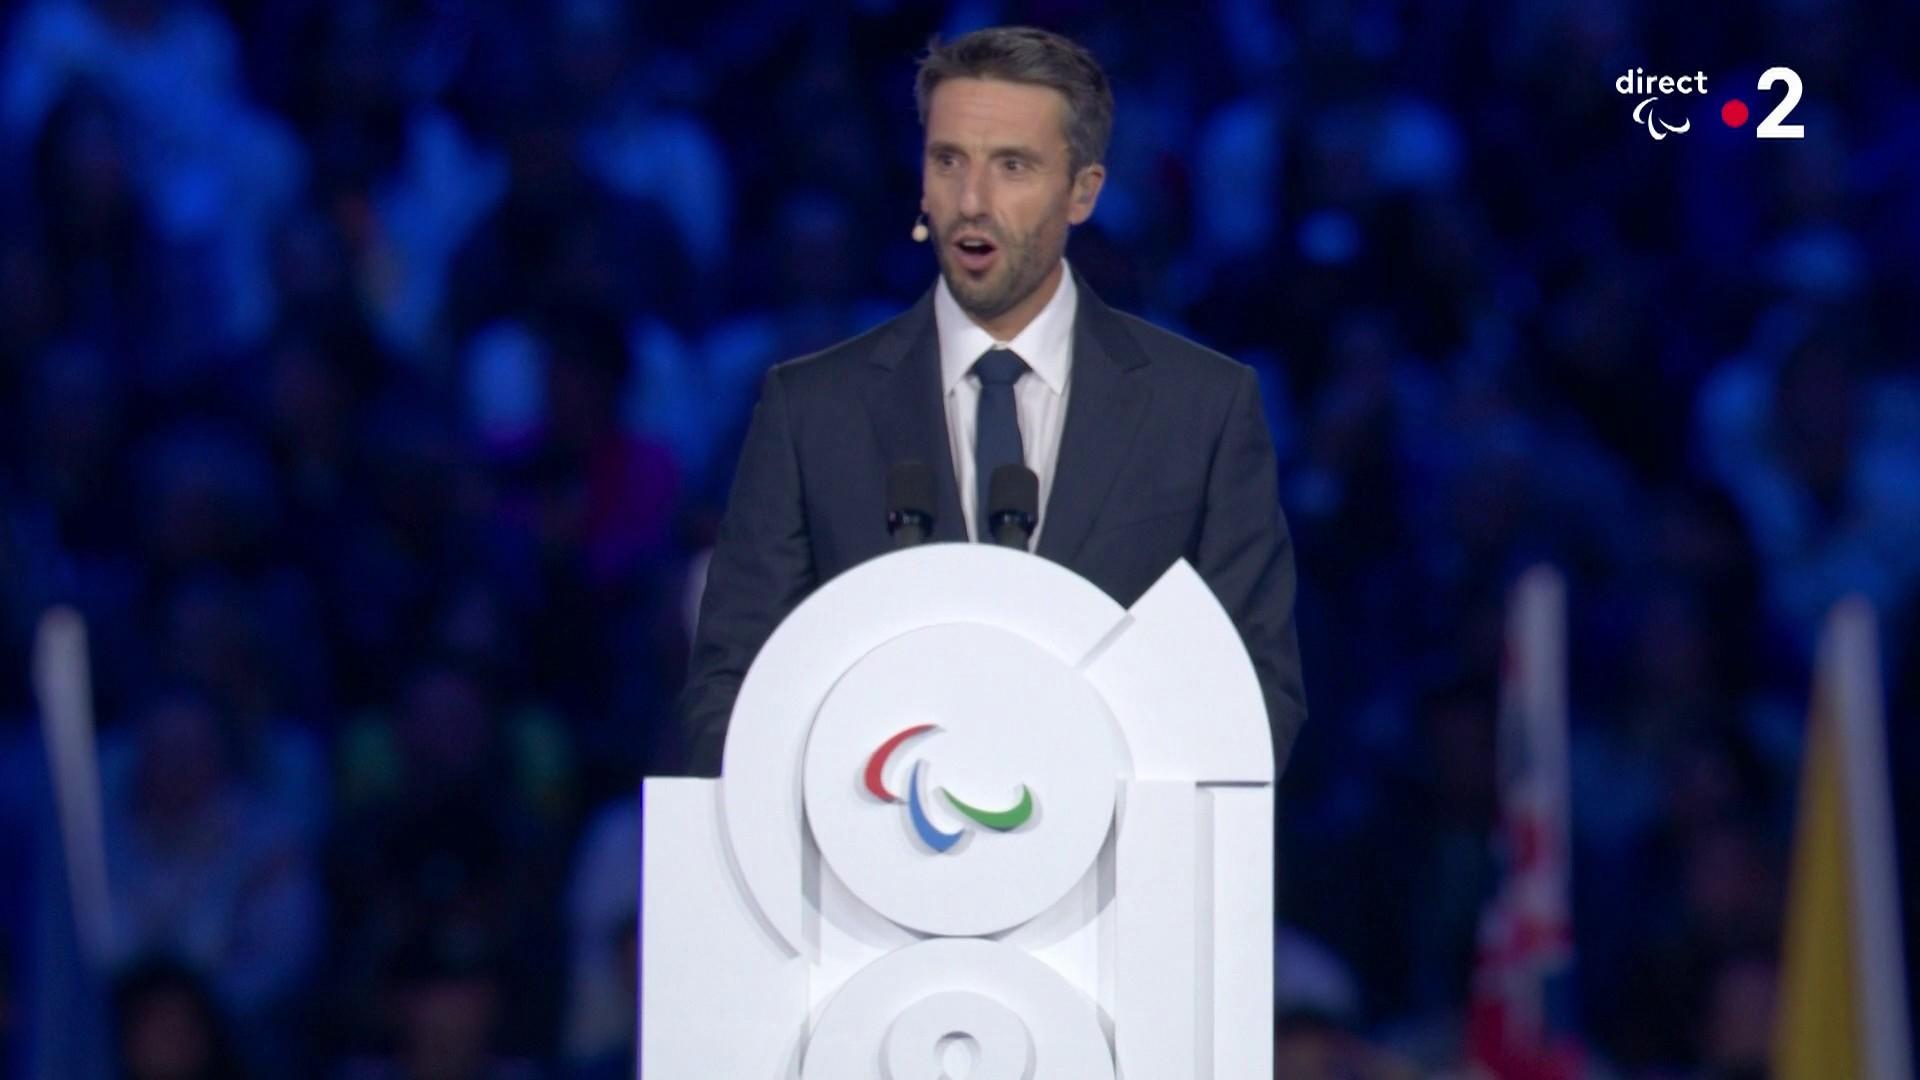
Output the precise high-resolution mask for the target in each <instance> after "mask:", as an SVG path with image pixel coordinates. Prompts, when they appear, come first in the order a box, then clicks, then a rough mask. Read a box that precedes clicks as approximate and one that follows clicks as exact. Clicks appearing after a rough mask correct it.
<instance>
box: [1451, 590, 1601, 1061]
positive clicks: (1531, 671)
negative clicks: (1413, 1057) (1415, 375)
mask: <svg viewBox="0 0 1920 1080" xmlns="http://www.w3.org/2000/svg"><path fill="white" fill-rule="evenodd" d="M1508 604H1509V606H1508V609H1507V640H1506V662H1505V668H1504V670H1503V671H1502V673H1501V685H1500V720H1499V743H1498V747H1497V749H1496V753H1497V755H1498V758H1499V781H1498V783H1499V801H1500V823H1499V827H1498V828H1499V838H1500V844H1501V848H1502V852H1501V859H1502V869H1501V882H1500V886H1499V889H1498V891H1497V892H1496V893H1495V895H1494V897H1493V899H1492V901H1491V902H1490V903H1489V905H1488V907H1487V910H1486V911H1485V912H1484V913H1483V915H1482V917H1481V921H1480V935H1479V942H1478V946H1477V950H1476V956H1475V961H1474V973H1473V987H1472V992H1471V995H1470V998H1469V1002H1468V1008H1467V1058H1468V1061H1469V1063H1470V1066H1471V1067H1472V1068H1473V1069H1475V1070H1476V1071H1478V1072H1480V1073H1482V1074H1488V1075H1492V1076H1497V1077H1501V1078H1502V1080H1568V1078H1572V1077H1578V1076H1580V1075H1582V1073H1583V1071H1584V1068H1585V1062H1584V1058H1585V1055H1584V1052H1583V1050H1582V1047H1581V1044H1580V1040H1579V1036H1578V1033H1577V1028H1576V1024H1575V1022H1574V1021H1575V1017H1574V1015H1573V1013H1574V995H1573V972H1574V951H1573V910H1572V904H1571V887H1572V865H1573V860H1572V854H1571V852H1572V842H1571V827H1570V825H1569V812H1570V811H1569V798H1568V792H1569V790H1570V783H1569V780H1568V765H1567V594H1566V586H1565V584H1564V582H1563V581H1562V579H1561V577H1560V574H1559V572H1558V571H1556V570H1554V569H1553V568H1552V567H1548V566H1535V567H1533V568H1531V569H1529V570H1528V571H1527V572H1526V573H1524V574H1522V575H1521V576H1520V580H1519V581H1518V582H1517V583H1516V584H1515V585H1514V588H1513V592H1512V594H1511V596H1510V598H1509V601H1508Z"/></svg>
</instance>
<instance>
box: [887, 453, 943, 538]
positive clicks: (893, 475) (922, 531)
mask: <svg viewBox="0 0 1920 1080" xmlns="http://www.w3.org/2000/svg"><path fill="white" fill-rule="evenodd" d="M887 531H888V532H889V533H892V534H893V546H894V547H896V548H909V547H912V546H914V545H915V544H919V543H924V542H925V541H926V540H927V538H928V537H931V536H932V535H933V470H932V469H929V468H927V463H926V462H924V461H901V462H896V463H895V464H894V466H893V469H892V470H891V471H889V472H888V473H887Z"/></svg>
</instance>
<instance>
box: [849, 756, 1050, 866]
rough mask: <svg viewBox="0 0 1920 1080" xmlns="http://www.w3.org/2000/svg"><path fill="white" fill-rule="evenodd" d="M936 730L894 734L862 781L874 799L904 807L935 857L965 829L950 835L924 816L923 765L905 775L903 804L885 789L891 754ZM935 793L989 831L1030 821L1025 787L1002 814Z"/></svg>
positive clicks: (1029, 801)
mask: <svg viewBox="0 0 1920 1080" xmlns="http://www.w3.org/2000/svg"><path fill="white" fill-rule="evenodd" d="M939 730H940V728H939V725H937V724H919V725H917V726H914V727H910V728H907V729H905V730H904V731H900V732H898V733H896V734H895V735H893V736H892V737H890V738H889V739H887V741H886V742H883V743H881V744H880V746H879V748H878V749H876V750H875V751H874V752H873V753H872V754H870V755H868V756H867V767H866V769H865V771H864V773H863V776H862V779H863V780H864V782H865V785H866V789H867V791H868V792H869V793H871V794H872V795H873V796H874V797H875V798H877V799H880V800H881V801H883V802H890V803H897V802H903V801H904V802H905V803H906V806H907V818H908V820H909V821H910V822H912V824H913V831H914V833H915V834H916V835H918V836H919V837H920V842H921V843H923V844H925V845H927V847H928V848H930V849H931V850H932V851H933V852H934V853H935V854H944V853H945V852H948V851H950V850H952V849H953V846H954V845H955V844H957V843H959V842H960V838H961V837H963V836H965V835H966V834H967V829H966V826H964V825H963V826H961V827H960V828H959V829H957V830H955V831H953V832H947V831H945V830H943V829H941V828H940V827H939V826H938V825H935V824H934V822H933V821H932V819H930V818H929V817H928V816H927V807H926V804H927V800H928V796H927V795H924V794H922V792H923V790H924V787H923V781H922V778H923V776H924V775H925V773H926V765H927V763H926V761H925V760H917V761H915V762H914V763H913V768H912V770H911V771H910V772H909V773H908V774H907V795H906V798H905V799H904V800H903V799H901V797H900V796H899V795H897V794H895V793H894V792H892V791H891V790H889V789H888V788H887V782H886V775H885V774H886V769H887V762H888V761H889V760H890V759H891V758H892V757H893V754H894V751H896V750H898V749H900V747H901V746H902V745H903V744H905V743H906V742H908V741H909V740H912V739H915V738H918V737H919V736H921V735H925V734H927V733H929V732H933V731H939ZM936 790H937V791H939V793H940V796H941V798H943V799H945V800H946V803H947V805H948V806H950V807H952V808H953V809H954V811H955V812H956V813H958V814H960V815H961V816H962V817H964V818H966V819H967V820H968V821H971V822H973V823H974V824H976V825H979V826H980V827H981V828H985V829H992V830H993V831H994V832H1003V833H1004V832H1012V831H1014V830H1015V829H1018V828H1019V827H1021V826H1022V825H1025V824H1026V823H1027V822H1028V821H1030V820H1032V818H1033V810H1034V802H1033V789H1031V788H1029V787H1028V786H1027V785H1025V784H1021V785H1020V798H1019V799H1018V800H1017V801H1016V802H1015V803H1014V804H1013V806H1011V807H1009V808H1008V809H1005V810H985V809H982V808H980V807H978V806H974V805H973V804H971V803H968V802H965V801H963V800H962V799H960V797H959V796H957V795H955V794H954V793H953V792H952V791H949V790H948V789H946V788H944V787H943V788H938V789H936Z"/></svg>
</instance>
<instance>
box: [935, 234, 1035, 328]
mask: <svg viewBox="0 0 1920 1080" xmlns="http://www.w3.org/2000/svg"><path fill="white" fill-rule="evenodd" d="M958 227H959V226H958V225H956V226H955V228H956V229H957V228H958ZM980 231H982V232H985V233H987V234H988V235H989V236H992V237H993V241H994V243H995V244H996V245H998V247H999V249H1000V262H999V264H998V265H996V266H995V267H994V268H993V269H992V270H991V271H989V272H988V273H987V275H986V277H985V278H982V279H976V278H974V277H973V276H972V275H970V274H968V273H967V272H966V271H964V270H960V269H957V268H955V267H954V266H953V265H952V263H951V261H950V260H951V258H952V255H951V249H950V248H949V247H948V246H947V243H946V240H945V236H946V235H948V234H946V233H942V235H941V236H940V237H939V238H938V240H939V256H940V272H941V273H942V274H944V275H945V276H946V279H947V288H948V289H949V290H951V291H952V293H953V298H954V300H956V301H958V302H959V304H960V310H962V311H964V312H966V313H967V314H968V315H969V316H970V317H972V318H973V319H974V320H975V321H976V322H988V321H990V320H993V319H997V318H999V317H1000V316H1002V315H1005V314H1006V313H1007V312H1009V311H1012V310H1013V309H1014V308H1015V307H1017V306H1019V304H1020V302H1021V301H1023V300H1025V299H1026V298H1027V297H1029V296H1032V295H1033V291H1034V290H1035V289H1037V288H1039V287H1040V283H1041V282H1043V281H1045V280H1046V279H1047V274H1048V273H1050V272H1051V271H1052V270H1053V266H1054V264H1055V263H1057V262H1059V261H1060V258H1061V256H1063V255H1065V254H1066V250H1067V237H1066V227H1065V226H1064V225H1062V226H1061V227H1060V229H1059V233H1058V235H1057V236H1056V235H1053V231H1052V230H1050V229H1048V228H1046V227H1045V226H1042V227H1041V228H1039V229H1036V230H1034V231H1033V232H1030V233H1026V234H1024V235H1019V236H1008V235H1005V234H1004V233H1002V232H1001V231H1000V230H999V229H994V228H990V227H984V228H981V230H980Z"/></svg>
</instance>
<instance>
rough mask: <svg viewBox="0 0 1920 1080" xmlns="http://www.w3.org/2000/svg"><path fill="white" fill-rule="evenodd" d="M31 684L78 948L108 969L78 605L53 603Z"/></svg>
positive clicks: (102, 861)
mask: <svg viewBox="0 0 1920 1080" xmlns="http://www.w3.org/2000/svg"><path fill="white" fill-rule="evenodd" d="M33 686H34V693H35V695H36V696H37V697H38V698H39V699H40V733H41V737H42V740H43V741H44V743H45V744H46V751H47V771H48V774H49V776H50V777H51V779H52V781H53V797H54V806H55V809H56V811H57V813H58V815H59V822H60V844H61V848H62V850H63V851H64V853H65V856H66V858H65V862H66V867H67V888H68V890H69V893H70V894H71V896H72V898H73V916H74V923H75V927H74V929H75V931H76V933H77V934H78V937H79V942H80V949H81V953H82V955H83V956H84V957H85V959H86V961H87V963H89V964H91V965H92V966H93V968H94V970H96V971H99V970H102V969H104V968H105V966H106V962H107V952H108V940H109V935H110V934H111V933H112V927H113V916H112V911H111V908H110V907H109V902H110V901H109V899H108V893H107V856H106V845H105V840H104V837H103V833H102V820H101V802H100V765H99V758H98V757H97V756H96V754H95V753H94V739H93V691H92V684H91V682H90V675H89V673H88V668H87V626H86V623H85V621H83V620H82V619H81V618H80V615H79V613H77V612H75V611H74V610H73V609H72V608H67V607H56V608H52V609H49V610H48V611H47V613H46V614H45V615H43V616H41V618H40V626H39V631H38V633H37V634H36V635H35V637H34V642H33Z"/></svg>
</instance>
